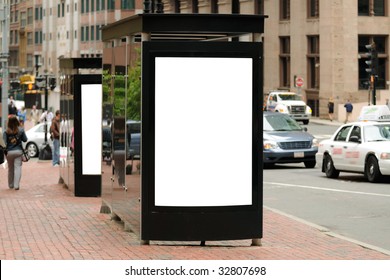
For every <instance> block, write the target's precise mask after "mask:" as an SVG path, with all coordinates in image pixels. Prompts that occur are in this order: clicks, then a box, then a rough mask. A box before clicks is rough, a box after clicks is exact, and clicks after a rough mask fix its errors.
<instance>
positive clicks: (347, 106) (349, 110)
mask: <svg viewBox="0 0 390 280" xmlns="http://www.w3.org/2000/svg"><path fill="white" fill-rule="evenodd" d="M344 107H345V111H346V115H345V122H344V123H347V122H348V120H349V118H350V116H351V115H352V111H353V105H352V103H351V101H349V99H348V100H347V103H345V104H344Z"/></svg>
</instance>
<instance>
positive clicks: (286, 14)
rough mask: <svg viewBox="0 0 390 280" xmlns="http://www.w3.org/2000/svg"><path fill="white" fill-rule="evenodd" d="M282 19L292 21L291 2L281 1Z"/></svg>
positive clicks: (287, 0)
mask: <svg viewBox="0 0 390 280" xmlns="http://www.w3.org/2000/svg"><path fill="white" fill-rule="evenodd" d="M280 19H281V20H290V0H280Z"/></svg>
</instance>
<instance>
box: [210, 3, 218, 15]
mask: <svg viewBox="0 0 390 280" xmlns="http://www.w3.org/2000/svg"><path fill="white" fill-rule="evenodd" d="M210 12H211V13H212V14H218V0H211V1H210Z"/></svg>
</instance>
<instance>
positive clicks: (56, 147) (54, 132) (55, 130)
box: [50, 110, 61, 166]
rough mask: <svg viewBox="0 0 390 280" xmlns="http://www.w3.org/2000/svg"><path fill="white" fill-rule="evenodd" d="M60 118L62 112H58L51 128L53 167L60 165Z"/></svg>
mask: <svg viewBox="0 0 390 280" xmlns="http://www.w3.org/2000/svg"><path fill="white" fill-rule="evenodd" d="M60 118H61V116H60V110H57V111H56V115H55V117H54V118H53V120H52V122H51V126H50V135H51V138H52V140H53V166H59V165H60Z"/></svg>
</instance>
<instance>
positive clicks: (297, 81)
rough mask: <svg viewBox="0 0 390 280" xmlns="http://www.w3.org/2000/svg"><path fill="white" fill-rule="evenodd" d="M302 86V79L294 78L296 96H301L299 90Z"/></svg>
mask: <svg viewBox="0 0 390 280" xmlns="http://www.w3.org/2000/svg"><path fill="white" fill-rule="evenodd" d="M303 85H304V81H303V78H302V77H296V78H295V86H296V87H297V88H298V94H299V95H300V94H301V88H302V87H303Z"/></svg>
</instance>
